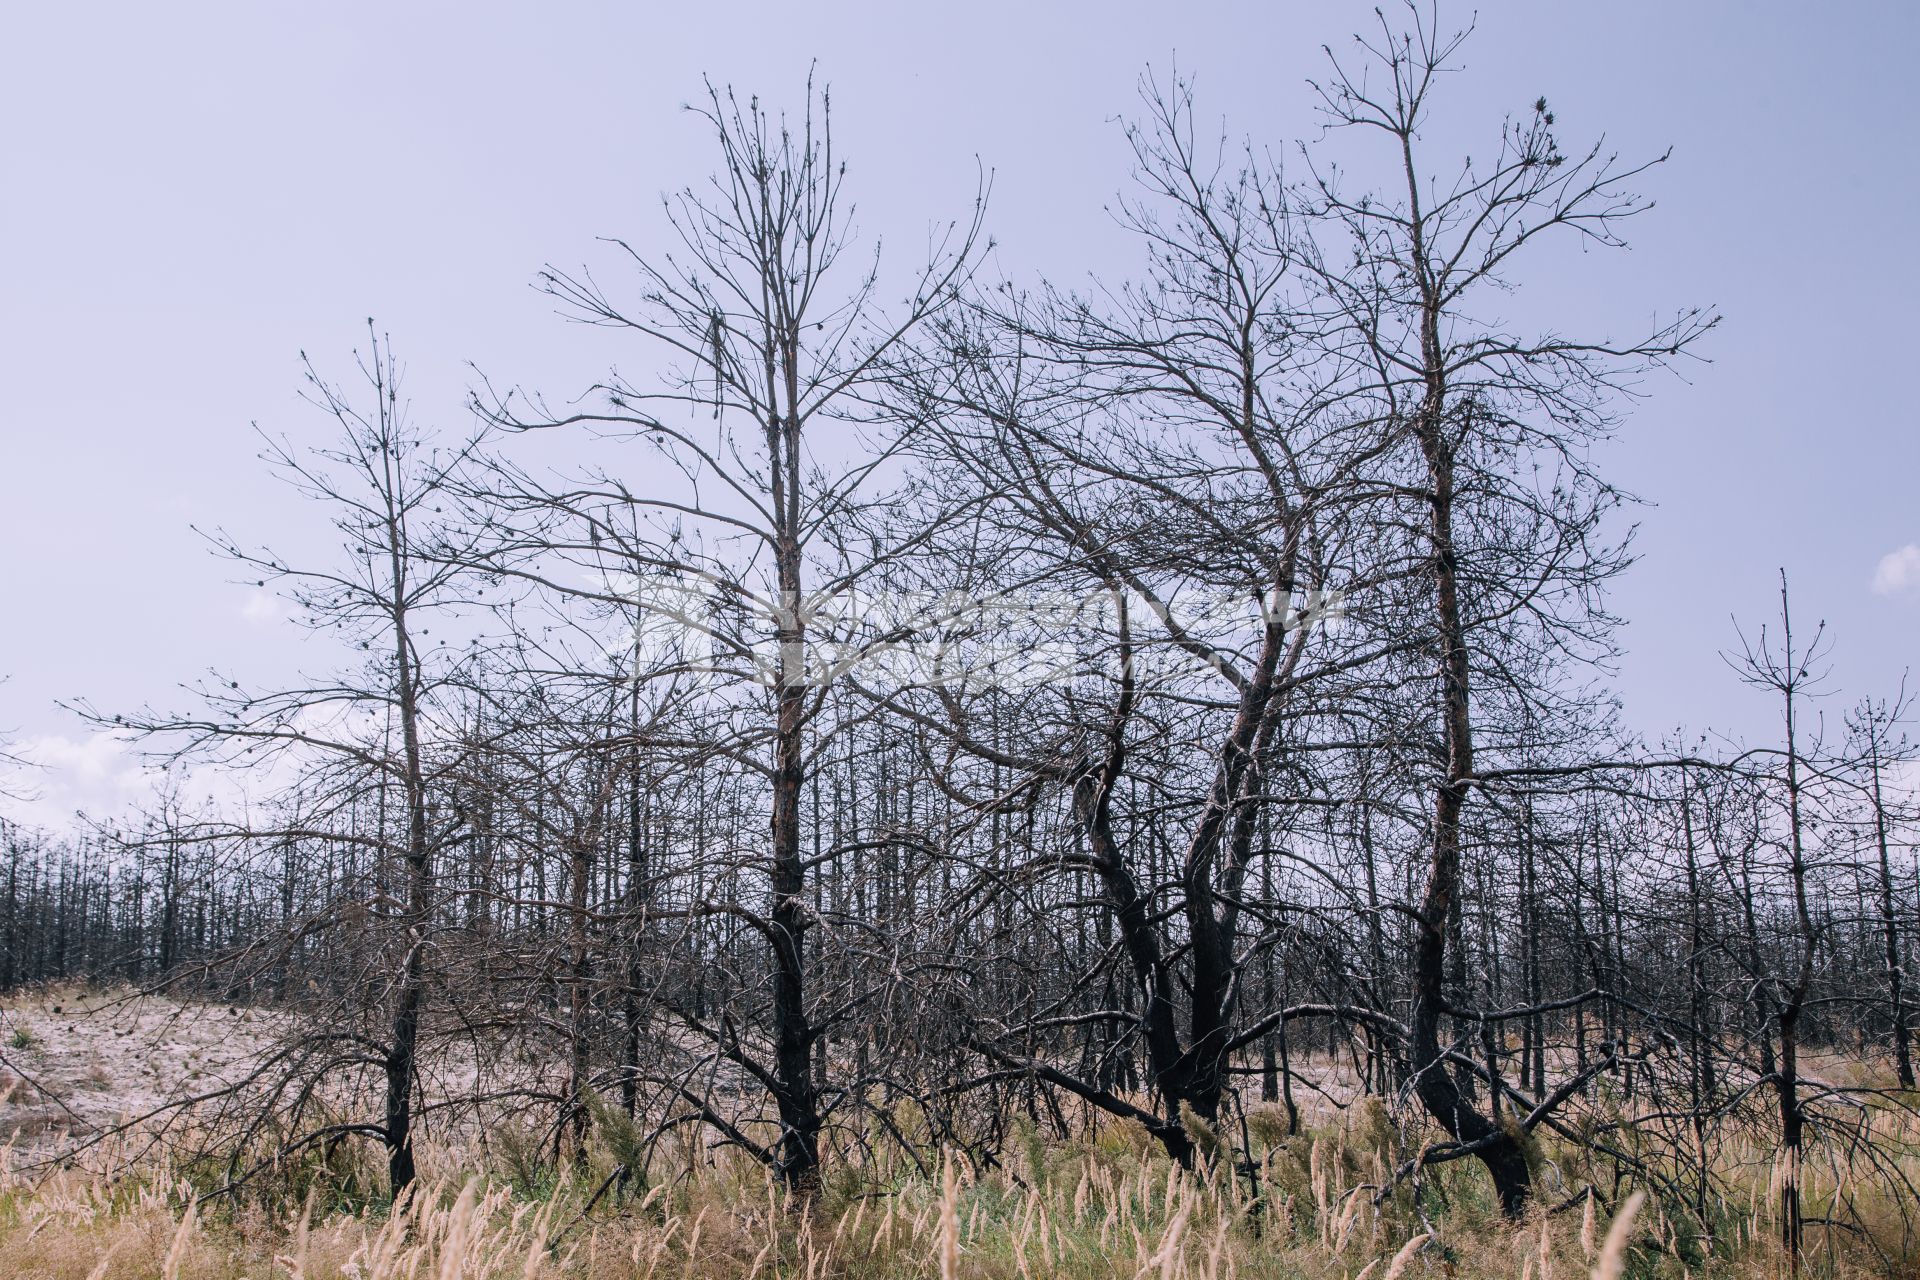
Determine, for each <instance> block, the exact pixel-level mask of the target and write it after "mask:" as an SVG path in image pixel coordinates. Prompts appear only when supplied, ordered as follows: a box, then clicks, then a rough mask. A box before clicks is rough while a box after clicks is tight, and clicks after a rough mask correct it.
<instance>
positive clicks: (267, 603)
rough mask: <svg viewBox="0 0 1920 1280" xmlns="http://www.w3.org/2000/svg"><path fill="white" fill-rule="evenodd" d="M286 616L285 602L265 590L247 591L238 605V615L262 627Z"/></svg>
mask: <svg viewBox="0 0 1920 1280" xmlns="http://www.w3.org/2000/svg"><path fill="white" fill-rule="evenodd" d="M286 616H287V602H286V601H285V600H282V599H281V598H280V597H279V596H276V595H271V594H269V593H268V592H265V591H249V592H248V593H247V600H246V603H245V604H243V605H241V606H240V617H241V619H242V620H243V621H246V622H249V623H251V624H252V625H254V626H256V627H264V626H267V625H269V624H270V623H275V622H278V621H280V619H282V618H284V617H286Z"/></svg>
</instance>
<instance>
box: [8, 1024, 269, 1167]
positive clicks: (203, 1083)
mask: <svg viewBox="0 0 1920 1280" xmlns="http://www.w3.org/2000/svg"><path fill="white" fill-rule="evenodd" d="M270 1016H271V1015H267V1014H262V1013H258V1012H255V1011H251V1010H246V1009H232V1008H228V1007H227V1006H224V1005H209V1004H197V1003H196V1004H184V1003H181V1002H177V1001H173V1000H168V999H164V998H160V997H154V996H145V997H140V996H135V995H134V994H132V993H130V992H126V991H108V992H88V991H84V990H82V989H79V988H76V987H62V988H52V989H40V990H34V991H28V992H22V993H16V994H15V995H13V996H11V997H9V998H8V999H7V1000H6V1001H5V1002H4V1003H3V1004H0V1143H11V1144H12V1145H13V1146H14V1147H15V1149H16V1150H19V1151H26V1150H31V1149H35V1148H46V1147H53V1146H57V1145H59V1144H60V1143H61V1142H62V1141H63V1140H64V1139H68V1138H77V1137H83V1136H85V1135H88V1134H90V1133H93V1132H97V1131H98V1130H100V1129H101V1128H104V1127H108V1126H111V1125H113V1124H115V1123H116V1122H118V1121H121V1120H125V1119H130V1118H134V1117H137V1116H141V1115H144V1114H145V1113H147V1112H150V1111H152V1110H153V1109H155V1108H156V1107H159V1106H162V1105H163V1104H165V1103H167V1102H171V1101H176V1100H178V1099H181V1098H184V1097H189V1096H192V1095H194V1094H197V1093H202V1092H205V1091H207V1090H208V1089H211V1088H215V1087H217V1086H218V1084H219V1083H220V1082H221V1081H224V1080H229V1079H232V1078H234V1077H235V1076H237V1075H239V1074H241V1069H242V1068H243V1066H244V1064H245V1063H246V1062H248V1061H249V1060H250V1059H251V1056H252V1055H253V1054H255V1053H257V1052H258V1049H259V1046H260V1045H261V1043H262V1041H263V1039H264V1036H263V1035H262V1032H264V1031H265V1030H266V1028H265V1027H264V1026H263V1025H261V1024H262V1022H263V1020H264V1019H266V1018H268V1017H270Z"/></svg>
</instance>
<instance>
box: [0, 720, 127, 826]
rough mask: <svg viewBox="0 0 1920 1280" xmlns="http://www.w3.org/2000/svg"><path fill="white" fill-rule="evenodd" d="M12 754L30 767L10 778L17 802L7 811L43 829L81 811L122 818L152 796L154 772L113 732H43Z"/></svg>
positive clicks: (22, 742) (24, 741)
mask: <svg viewBox="0 0 1920 1280" xmlns="http://www.w3.org/2000/svg"><path fill="white" fill-rule="evenodd" d="M11 752H12V754H13V755H15V756H17V757H18V758H19V759H20V760H21V761H22V762H23V763H24V764H26V765H27V766H28V767H27V768H24V769H20V770H18V771H15V772H14V773H12V774H11V776H10V777H9V778H8V779H7V781H8V784H9V785H8V787H7V788H6V789H7V790H8V791H10V792H12V793H14V797H15V798H13V799H11V800H10V802H9V803H7V805H6V806H5V807H6V808H7V809H8V810H9V811H10V812H11V813H12V815H13V816H15V817H17V818H20V819H22V820H24V821H27V822H31V823H34V824H36V825H39V826H45V827H61V826H65V825H66V824H67V823H68V822H70V821H71V820H72V818H73V815H74V813H75V812H76V811H85V812H86V813H88V814H90V815H94V816H102V817H104V816H114V815H118V814H120V813H123V812H124V811H126V810H127V809H128V808H129V807H130V806H132V805H134V804H136V803H137V802H139V801H141V800H143V799H145V798H146V797H147V796H148V795H149V794H150V793H151V789H152V772H151V770H150V769H149V768H148V767H147V766H146V765H145V764H144V763H143V762H142V761H141V760H140V759H139V757H137V756H136V755H134V753H133V752H131V751H130V750H128V748H127V744H126V743H125V742H124V741H122V740H121V739H119V738H117V737H115V736H114V735H112V734H109V733H90V734H87V735H85V736H83V737H78V738H70V737H67V736H66V735H65V734H58V733H49V734H42V735H40V736H38V737H33V738H23V739H21V740H20V741H18V742H16V743H14V744H13V745H12V747H11Z"/></svg>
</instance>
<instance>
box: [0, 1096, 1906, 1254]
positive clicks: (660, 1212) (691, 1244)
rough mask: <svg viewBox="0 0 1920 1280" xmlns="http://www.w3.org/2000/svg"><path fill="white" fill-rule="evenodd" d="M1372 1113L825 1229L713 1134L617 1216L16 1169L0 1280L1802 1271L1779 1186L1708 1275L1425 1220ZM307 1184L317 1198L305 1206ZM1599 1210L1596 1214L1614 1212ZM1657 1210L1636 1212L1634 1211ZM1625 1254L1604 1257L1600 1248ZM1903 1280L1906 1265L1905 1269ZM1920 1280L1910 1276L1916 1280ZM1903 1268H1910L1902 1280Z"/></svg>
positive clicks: (581, 1204)
mask: <svg viewBox="0 0 1920 1280" xmlns="http://www.w3.org/2000/svg"><path fill="white" fill-rule="evenodd" d="M1368 1126H1369V1119H1368V1117H1367V1116H1365V1115H1364V1114H1363V1113H1362V1112H1361V1109H1359V1108H1356V1109H1354V1111H1353V1112H1351V1113H1350V1114H1349V1117H1348V1120H1347V1122H1346V1123H1344V1124H1342V1125H1339V1126H1336V1127H1330V1128H1326V1129H1323V1130H1322V1131H1320V1132H1317V1133H1315V1134H1312V1135H1303V1136H1301V1137H1299V1138H1296V1139H1295V1140H1294V1141H1293V1142H1291V1143H1289V1144H1287V1145H1285V1146H1276V1147H1273V1148H1271V1149H1269V1150H1267V1151H1266V1152H1265V1153H1264V1160H1263V1164H1264V1167H1265V1169H1266V1182H1265V1185H1266V1188H1267V1194H1266V1196H1265V1197H1264V1198H1262V1199H1259V1200H1256V1199H1254V1198H1253V1197H1251V1196H1250V1195H1249V1194H1248V1189H1247V1184H1246V1182H1245V1181H1244V1180H1243V1179H1236V1178H1230V1177H1227V1176H1225V1175H1224V1174H1216V1175H1213V1176H1205V1175H1199V1176H1196V1175H1190V1174H1187V1173H1184V1172H1182V1171H1180V1170H1178V1169H1176V1168H1173V1167H1172V1166H1170V1165H1169V1164H1167V1163H1166V1162H1165V1161H1164V1160H1162V1159H1159V1158H1157V1157H1155V1156H1154V1155H1153V1154H1152V1153H1151V1151H1150V1149H1149V1147H1148V1145H1147V1144H1146V1143H1145V1142H1143V1141H1141V1138H1142V1136H1143V1135H1141V1134H1139V1133H1138V1132H1137V1131H1130V1129H1129V1127H1128V1126H1124V1125H1112V1126H1104V1127H1102V1128H1101V1129H1100V1130H1099V1131H1098V1132H1097V1133H1096V1134H1095V1135H1094V1137H1093V1138H1092V1139H1091V1140H1086V1141H1079V1142H1054V1143H1038V1142H1035V1143H1030V1144H1028V1145H1027V1147H1026V1149H1025V1153H1024V1154H1023V1156H1022V1158H1021V1159H1020V1160H1019V1161H1018V1162H1017V1164H1016V1166H1015V1167H1003V1168H999V1169H995V1170H991V1171H983V1170H980V1169H976V1168H972V1167H970V1166H969V1165H967V1164H966V1163H965V1162H964V1161H963V1160H961V1159H959V1158H957V1157H955V1158H948V1159H945V1160H943V1161H941V1162H940V1164H939V1166H938V1167H936V1168H933V1169H931V1170H930V1171H929V1172H928V1173H926V1174H924V1175H923V1174H921V1173H920V1172H918V1171H917V1170H916V1169H915V1168H914V1166H913V1165H912V1164H911V1163H907V1162H905V1160H904V1157H903V1158H901V1159H899V1160H894V1159H886V1158H883V1159H882V1160H880V1161H879V1162H878V1163H876V1164H872V1165H855V1164H842V1165H841V1166H839V1167H838V1168H837V1169H836V1171H835V1172H834V1173H833V1175H831V1176H830V1177H829V1179H828V1182H827V1184H826V1186H825V1187H824V1188H823V1189H822V1190H821V1192H820V1193H819V1196H818V1199H817V1200H816V1201H815V1202H814V1203H813V1205H812V1207H811V1209H810V1210H809V1209H806V1208H804V1207H802V1206H799V1205H796V1204H795V1203H794V1202H793V1201H792V1200H791V1199H789V1198H787V1197H786V1196H784V1195H783V1194H782V1193H780V1192H778V1191H776V1190H775V1189H773V1188H771V1187H770V1186H769V1185H768V1183H767V1181H766V1179H765V1178H764V1177H763V1176H762V1174H761V1173H760V1172H759V1170H758V1169H757V1168H755V1167H753V1166H752V1165H750V1164H749V1163H748V1162H746V1161H744V1160H742V1159H740V1158H739V1157H738V1156H736V1155H733V1154H731V1153H728V1152H724V1151H721V1152H714V1151H710V1150H708V1149H707V1148H705V1147H704V1146H702V1145H701V1144H700V1143H699V1142H698V1141H697V1140H696V1139H695V1137H694V1135H692V1134H691V1133H689V1134H687V1135H685V1137H684V1140H683V1141H680V1142H679V1143H677V1144H676V1145H675V1148H674V1151H673V1158H672V1159H671V1160H670V1161H666V1162H662V1163H660V1164H658V1165H656V1167H655V1169H654V1171H653V1176H654V1181H653V1184H652V1185H651V1186H648V1187H642V1186H640V1185H638V1184H635V1185H632V1186H630V1187H629V1188H627V1189H626V1191H625V1192H624V1193H619V1194H611V1195H608V1196H604V1197H602V1198H601V1199H600V1200H599V1202H598V1203H597V1204H595V1205H594V1206H593V1211H592V1212H591V1213H587V1212H586V1209H587V1202H588V1200H589V1199H590V1197H591V1193H592V1191H594V1190H595V1189H597V1188H598V1187H599V1186H600V1184H601V1183H602V1182H603V1181H604V1180H605V1172H606V1171H607V1168H608V1165H607V1161H608V1159H609V1158H610V1157H609V1156H608V1154H607V1153H606V1152H604V1151H600V1150H595V1151H594V1152H592V1153H590V1155H589V1158H588V1160H587V1162H586V1163H585V1164H583V1165H579V1166H572V1165H570V1166H569V1167H568V1168H567V1169H566V1170H564V1171H562V1172H558V1173H556V1174H555V1175H554V1177H553V1180H552V1181H551V1182H550V1183H549V1184H548V1185H547V1186H545V1187H543V1188H540V1189H539V1190H538V1191H537V1192H535V1193H531V1194H529V1193H527V1192H524V1191H521V1190H516V1188H515V1186H514V1179H515V1178H516V1177H519V1176H521V1175H522V1174H523V1173H524V1171H523V1170H521V1171H510V1170H506V1169H502V1168H483V1167H479V1165H478V1164H477V1163H468V1162H467V1160H466V1159H465V1158H464V1157H463V1156H461V1155H460V1154H459V1153H453V1152H446V1151H438V1152H432V1153H428V1154H429V1156H430V1159H429V1160H428V1161H427V1163H428V1165H429V1167H430V1168H431V1170H432V1172H431V1174H430V1177H429V1179H428V1181H427V1182H426V1184H425V1185H424V1187H423V1188H422V1190H421V1192H420V1193H419V1194H418V1195H417V1196H415V1197H414V1198H412V1199H410V1200H409V1201H407V1202H406V1203H405V1204H403V1205H402V1206H401V1207H400V1208H399V1209H398V1210H397V1211H393V1212H388V1211H387V1210H386V1209H385V1208H384V1207H383V1206H379V1205H362V1206H337V1207H334V1208H331V1209H322V1208H320V1207H319V1206H322V1205H325V1204H326V1203H327V1202H328V1188H327V1185H326V1183H325V1178H324V1177H323V1176H318V1174H319V1173H321V1172H324V1171H316V1170H314V1169H306V1170H289V1171H287V1176H286V1177H285V1178H284V1179H282V1181H281V1183H280V1184H279V1185H278V1186H277V1187H276V1188H275V1189H274V1190H273V1191H272V1192H270V1193H264V1194H261V1195H257V1196H254V1197H253V1198H251V1199H248V1200H247V1201H245V1202H241V1203H236V1202H233V1201H231V1200H224V1199H223V1200H215V1201H211V1202H205V1203H198V1202H196V1199H195V1196H194V1181H195V1175H194V1172H193V1171H192V1170H182V1169H177V1168H163V1167H160V1166H158V1165H151V1164H150V1165H147V1166H145V1167H136V1168H134V1169H131V1170H126V1171H123V1172H122V1173H121V1174H120V1175H119V1176H117V1177H116V1176H108V1175H105V1174H101V1173H97V1172H96V1173H87V1172H83V1171H79V1170H63V1171H59V1172H55V1173H52V1174H49V1175H44V1176H38V1177H34V1176H29V1175H28V1174H27V1173H25V1172H19V1171H8V1172H6V1173H4V1174H0V1275H4V1276H8V1277H20V1278H21V1280H28V1278H34V1280H40V1278H44V1280H135V1278H136V1277H137V1278H140V1280H146V1278H148V1277H166V1278H167V1280H267V1278H268V1277H286V1278H289V1280H336V1278H337V1280H401V1278H403V1277H404V1278H406V1280H493V1278H502V1280H504V1278H507V1277H516V1278H518V1280H535V1278H538V1277H555V1278H557V1277H579V1278H582V1280H586V1278H589V1277H592V1278H599V1277H607V1278H611V1277H648V1278H649V1280H652V1278H655V1277H658V1278H661V1280H666V1278H673V1280H696V1278H698V1280H708V1278H711V1280H748V1278H750V1277H751V1278H753V1280H763V1278H766V1280H770V1278H772V1277H788V1276H791V1277H805V1278H806V1280H816V1278H819V1280H825V1278H826V1277H835V1276H845V1277H864V1278H867V1280H896V1278H901V1280H905V1278H917V1277H927V1278H928V1280H932V1278H934V1277H937V1278H938V1280H989V1278H992V1280H1078V1278H1086V1280H1094V1278H1095V1277H1100V1278H1105V1277H1132V1278H1133V1280H1149V1278H1151V1280H1229V1278H1234V1277H1244V1278H1245V1280H1281V1278H1283V1277H1285V1278H1288V1280H1294V1278H1306V1280H1335V1278H1336V1277H1337V1278H1339V1280H1358V1277H1361V1276H1365V1277H1367V1278H1368V1280H1383V1278H1384V1277H1396V1278H1397V1280H1410V1278H1411V1277H1416V1276H1438V1275H1450V1276H1463V1277H1480V1276H1488V1277H1496V1276H1497V1277H1515V1278H1517V1280H1552V1278H1553V1277H1560V1278H1562V1280H1577V1278H1578V1277H1582V1276H1586V1275H1588V1274H1593V1275H1599V1276H1606V1277H1610V1278H1612V1277H1620V1276H1635V1277H1654V1276H1663V1277H1664V1276H1673V1277H1680V1276H1750V1277H1760V1276H1772V1275H1777V1274H1784V1270H1783V1269H1782V1267H1781V1259H1780V1258H1779V1256H1778V1252H1777V1249H1776V1248H1775V1246H1774V1245H1773V1243H1772V1238H1773V1233H1772V1230H1771V1225H1770V1222H1769V1220H1768V1212H1769V1210H1768V1208H1767V1205H1766V1196H1765V1194H1764V1191H1765V1188H1764V1186H1756V1187H1755V1188H1754V1191H1755V1194H1754V1196H1753V1200H1752V1204H1751V1205H1750V1206H1735V1207H1730V1208H1729V1212H1730V1214H1731V1213H1732V1212H1733V1211H1734V1210H1735V1209H1736V1208H1737V1209H1738V1210H1739V1213H1740V1220H1739V1221H1737V1222H1735V1221H1732V1219H1731V1218H1730V1219H1729V1221H1730V1222H1731V1223H1732V1227H1731V1229H1729V1230H1728V1231H1727V1232H1726V1234H1725V1236H1724V1237H1723V1239H1722V1240H1721V1241H1720V1243H1719V1245H1718V1246H1717V1247H1716V1248H1715V1249H1714V1250H1713V1253H1712V1255H1711V1256H1708V1255H1707V1254H1706V1253H1705V1252H1704V1251H1703V1250H1702V1249H1701V1247H1700V1246H1699V1244H1698V1242H1697V1241H1695V1240H1694V1239H1693V1238H1692V1236H1691V1233H1690V1230H1689V1229H1688V1227H1687V1226H1686V1225H1685V1224H1684V1223H1683V1222H1682V1221H1681V1220H1680V1219H1678V1218H1676V1217H1675V1216H1674V1215H1673V1214H1671V1213H1670V1212H1669V1210H1668V1209H1667V1208H1665V1207H1663V1206H1662V1205H1661V1204H1660V1203H1659V1202H1658V1201H1657V1200H1655V1199H1648V1200H1645V1201H1644V1202H1638V1203H1636V1202H1634V1201H1628V1202H1627V1203H1626V1204H1624V1205H1623V1206H1621V1207H1620V1208H1619V1211H1618V1212H1617V1213H1615V1212H1612V1211H1610V1210H1608V1209H1606V1208H1604V1207H1602V1208H1600V1209H1599V1210H1598V1212H1597V1214H1590V1215H1589V1216H1587V1217H1586V1219H1585V1220H1584V1221H1583V1219H1582V1215H1581V1214H1579V1213H1574V1212H1569V1213H1565V1214H1560V1215H1555V1216H1545V1215H1541V1214H1536V1215H1535V1216H1534V1217H1533V1218H1532V1219H1530V1220H1529V1221H1526V1222H1524V1223H1520V1224H1512V1223H1508V1222H1505V1221H1503V1220H1501V1219H1500V1218H1499V1216H1498V1215H1497V1214H1496V1213H1494V1212H1493V1210H1492V1208H1491V1206H1490V1205H1489V1203H1488V1202H1487V1200H1486V1198H1485V1193H1484V1191H1483V1190H1482V1189H1481V1187H1480V1183H1479V1179H1478V1176H1477V1174H1476V1173H1474V1171H1472V1170H1471V1169H1468V1168H1466V1167H1465V1166H1464V1165H1456V1166H1449V1167H1448V1169H1447V1170H1445V1171H1441V1172H1439V1173H1438V1174H1437V1175H1436V1176H1434V1177H1432V1178H1430V1180H1429V1186H1428V1188H1427V1194H1426V1196H1425V1198H1424V1199H1423V1202H1422V1205H1421V1207H1420V1209H1419V1210H1416V1209H1415V1207H1414V1205H1413V1204H1412V1201H1411V1199H1410V1197H1409V1196H1408V1195H1407V1194H1406V1193H1405V1192H1404V1191H1403V1192H1402V1193H1400V1194H1399V1195H1397V1196H1395V1197H1392V1198H1390V1199H1388V1200H1386V1201H1385V1202H1384V1203H1382V1204H1379V1205H1376V1204H1375V1203H1374V1202H1373V1198H1372V1196H1371V1195H1370V1194H1368V1192H1367V1191H1366V1189H1365V1188H1366V1185H1367V1184H1368V1183H1369V1182H1370V1181H1372V1179H1373V1177H1374V1176H1375V1174H1376V1173H1377V1170H1378V1168H1379V1161H1380V1160H1381V1156H1382V1153H1381V1152H1380V1150H1379V1149H1378V1142H1377V1137H1378V1135H1377V1131H1373V1132H1370V1131H1369V1127H1368ZM303 1186H304V1191H302V1190H301V1189H302V1187H303ZM1593 1203H1594V1202H1593V1201H1592V1200H1589V1201H1588V1202H1587V1204H1588V1205H1589V1206H1591V1205H1593ZM1636 1210H1637V1213H1636V1212H1635V1211H1636ZM1600 1235H1604V1237H1605V1238H1604V1241H1601V1240H1598V1239H1596V1237H1597V1236H1600ZM1897 1265H1899V1264H1897ZM1905 1265H1910V1264H1905ZM1809 1271H1810V1274H1814V1275H1835V1276H1851V1275H1860V1276H1869V1275H1884V1274H1888V1271H1887V1270H1886V1269H1885V1267H1884V1266H1883V1265H1882V1264H1879V1263H1878V1262H1877V1261H1876V1259H1875V1258H1874V1255H1873V1253H1872V1251H1871V1250H1869V1249H1866V1248H1862V1247H1858V1246H1848V1247H1845V1248H1840V1249H1838V1250H1837V1251H1832V1252H1829V1251H1828V1250H1827V1249H1826V1248H1825V1247H1824V1246H1823V1247H1822V1248H1821V1249H1820V1251H1819V1252H1818V1253H1817V1254H1816V1256H1815V1257H1814V1258H1813V1259H1812V1265H1811V1266H1810V1268H1809ZM1892 1273H1893V1274H1913V1273H1912V1272H1911V1271H1906V1272H1902V1271H1899V1270H1897V1269H1896V1270H1895V1271H1893V1272H1892Z"/></svg>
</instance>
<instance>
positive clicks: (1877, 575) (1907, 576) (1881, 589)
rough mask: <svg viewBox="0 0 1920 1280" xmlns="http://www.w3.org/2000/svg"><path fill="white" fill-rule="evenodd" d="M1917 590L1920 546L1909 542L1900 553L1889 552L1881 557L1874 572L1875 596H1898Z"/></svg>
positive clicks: (1919, 583) (1919, 574) (1919, 586)
mask: <svg viewBox="0 0 1920 1280" xmlns="http://www.w3.org/2000/svg"><path fill="white" fill-rule="evenodd" d="M1915 588H1920V544H1916V543H1912V542H1909V543H1908V544H1907V545H1906V546H1904V547H1901V548H1900V549H1899V550H1898V551H1889V552H1887V554H1885V555H1883V556H1881V557H1880V564H1879V566H1878V567H1877V568H1876V569H1874V571H1873V592H1874V594H1875V595H1881V596H1891V595H1898V594H1899V593H1901V592H1903V591H1912V590H1914V589H1915Z"/></svg>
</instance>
